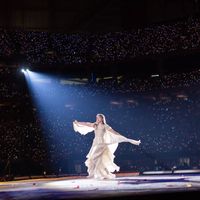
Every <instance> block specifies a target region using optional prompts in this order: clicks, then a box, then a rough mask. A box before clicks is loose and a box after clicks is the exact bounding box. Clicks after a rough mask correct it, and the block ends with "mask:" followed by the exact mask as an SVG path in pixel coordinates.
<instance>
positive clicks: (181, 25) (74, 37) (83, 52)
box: [0, 17, 200, 65]
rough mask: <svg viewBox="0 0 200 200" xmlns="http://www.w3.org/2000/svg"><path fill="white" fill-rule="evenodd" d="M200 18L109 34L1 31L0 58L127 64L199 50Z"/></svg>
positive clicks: (33, 62)
mask: <svg viewBox="0 0 200 200" xmlns="http://www.w3.org/2000/svg"><path fill="white" fill-rule="evenodd" d="M199 38H200V19H199V18H198V17H190V18H188V19H187V20H183V21H178V22H172V23H167V24H162V25H153V26H150V27H146V28H139V29H134V30H132V31H121V32H109V33H96V34H94V33H74V34H64V33H49V32H41V31H40V32H39V31H38V32H37V31H24V30H14V31H13V30H6V29H0V45H1V49H0V56H1V57H3V58H5V59H8V60H9V61H10V60H18V61H19V60H21V61H22V60H23V62H25V63H26V64H30V65H37V64H45V65H46V64H48V65H51V64H52V65H54V64H62V65H63V64H65V65H66V64H84V63H101V62H102V63H105V62H116V61H123V60H125V61H127V60H131V59H132V58H135V57H139V56H148V55H155V54H166V53H171V52H175V51H185V50H193V49H198V48H199V47H200V46H199V44H200V39H199Z"/></svg>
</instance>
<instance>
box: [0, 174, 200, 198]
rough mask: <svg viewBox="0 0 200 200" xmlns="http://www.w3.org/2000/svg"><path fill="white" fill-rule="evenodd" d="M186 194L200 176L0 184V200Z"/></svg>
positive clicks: (197, 186)
mask: <svg viewBox="0 0 200 200" xmlns="http://www.w3.org/2000/svg"><path fill="white" fill-rule="evenodd" d="M186 192H187V193H188V192H190V194H189V196H191V194H193V193H194V192H200V174H195V175H194V174H193V175H191V174H190V175H133V176H131V175H129V176H123V174H121V175H120V176H118V177H117V178H116V179H113V180H95V179H88V178H86V177H84V176H81V177H80V176H79V177H62V178H43V179H29V180H20V181H9V182H0V199H6V200H8V199H20V200H22V199H54V200H56V199H91V198H92V199H99V198H116V199H125V198H127V199H128V198H131V197H133V196H134V199H137V198H138V199H141V197H145V196H146V197H148V195H156V194H165V196H164V197H165V198H162V199H167V198H166V194H169V193H176V195H177V194H183V193H184V196H185V194H186ZM191 192H192V193H191ZM122 197H123V198H122ZM154 197H155V196H154ZM157 197H158V196H157ZM170 198H171V197H170ZM155 199H156V198H155ZM157 199H159V198H157Z"/></svg>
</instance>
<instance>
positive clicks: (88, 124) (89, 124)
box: [74, 120, 94, 127]
mask: <svg viewBox="0 0 200 200" xmlns="http://www.w3.org/2000/svg"><path fill="white" fill-rule="evenodd" d="M74 123H75V124H76V125H77V126H79V125H83V126H88V127H94V123H91V122H78V121H77V120H75V121H74Z"/></svg>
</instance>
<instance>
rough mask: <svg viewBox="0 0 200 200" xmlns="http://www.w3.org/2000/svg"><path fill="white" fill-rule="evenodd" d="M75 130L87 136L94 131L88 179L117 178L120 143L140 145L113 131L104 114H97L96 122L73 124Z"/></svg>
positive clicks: (89, 155)
mask: <svg viewBox="0 0 200 200" xmlns="http://www.w3.org/2000/svg"><path fill="white" fill-rule="evenodd" d="M73 128H74V130H75V131H76V132H79V133H80V134H82V135H86V134H87V133H88V132H91V131H94V133H95V137H94V140H93V143H92V147H91V149H90V151H89V153H88V155H87V156H86V158H87V160H86V161H85V165H86V167H87V168H88V170H87V172H88V174H89V175H88V178H97V179H104V178H106V179H112V178H115V174H112V172H114V171H117V172H118V171H119V167H118V166H117V165H116V164H115V163H114V158H115V156H114V152H115V151H116V149H117V146H118V143H121V142H130V143H132V144H134V145H139V144H140V140H138V141H136V140H132V139H129V138H126V137H124V136H122V135H120V134H119V133H118V132H116V131H115V130H113V129H112V128H111V127H110V126H109V125H108V124H106V119H105V116H104V115H103V114H97V116H96V122H95V123H90V122H78V121H77V120H75V121H74V122H73Z"/></svg>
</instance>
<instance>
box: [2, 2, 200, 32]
mask: <svg viewBox="0 0 200 200" xmlns="http://www.w3.org/2000/svg"><path fill="white" fill-rule="evenodd" d="M199 10H200V1H199V0H154V1H152V0H17V1H16V0H1V1H0V27H3V28H23V29H28V30H47V31H59V32H60V31H63V32H66V33H72V32H73V33H74V32H85V31H89V32H93V31H94V32H96V31H97V32H99V31H118V30H125V29H132V28H137V27H140V26H146V25H149V24H152V23H162V22H164V21H171V20H176V19H180V18H184V17H188V16H191V15H196V14H199Z"/></svg>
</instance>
